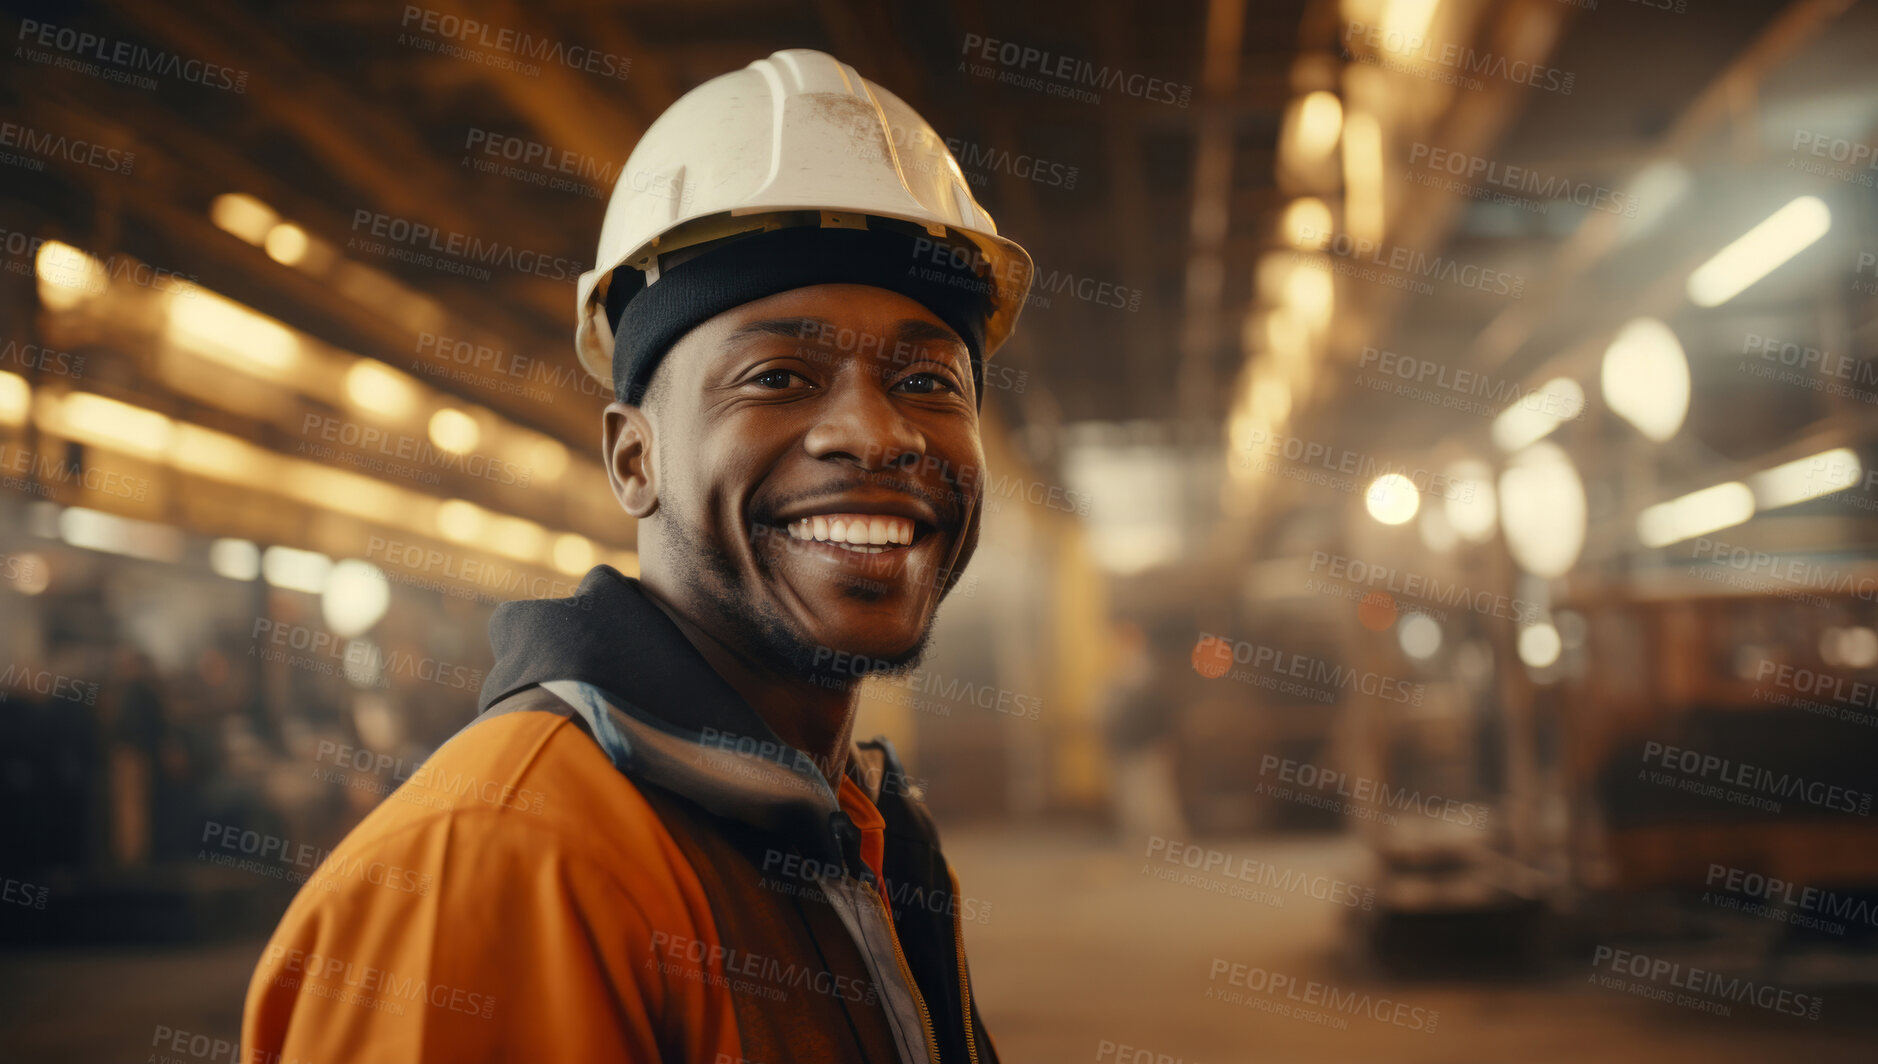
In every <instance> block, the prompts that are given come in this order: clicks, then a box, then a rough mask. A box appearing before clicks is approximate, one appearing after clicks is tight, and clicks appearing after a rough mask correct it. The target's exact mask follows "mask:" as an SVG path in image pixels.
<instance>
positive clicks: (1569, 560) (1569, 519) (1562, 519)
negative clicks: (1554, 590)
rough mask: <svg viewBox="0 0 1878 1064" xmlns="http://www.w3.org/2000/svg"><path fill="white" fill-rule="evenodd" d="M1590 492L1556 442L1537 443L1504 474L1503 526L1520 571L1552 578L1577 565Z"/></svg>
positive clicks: (1510, 463) (1501, 515)
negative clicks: (1587, 495) (1586, 503)
mask: <svg viewBox="0 0 1878 1064" xmlns="http://www.w3.org/2000/svg"><path fill="white" fill-rule="evenodd" d="M1585 520H1586V513H1585V489H1584V482H1583V481H1581V480H1580V479H1579V477H1578V470H1577V469H1576V468H1575V467H1573V465H1572V462H1571V459H1570V458H1568V457H1566V455H1565V452H1564V451H1562V450H1560V449H1559V448H1558V446H1557V445H1556V444H1551V443H1535V444H1533V445H1532V446H1531V447H1528V448H1526V449H1525V450H1523V451H1520V452H1519V453H1518V454H1515V455H1514V456H1513V457H1512V458H1510V459H1509V460H1508V461H1507V466H1506V472H1504V473H1502V474H1500V527H1501V528H1502V529H1503V530H1504V531H1505V532H1506V546H1507V549H1508V550H1509V551H1511V552H1512V555H1513V560H1514V561H1515V562H1517V563H1519V567H1520V568H1521V569H1524V570H1526V571H1527V572H1529V573H1531V574H1533V575H1534V576H1540V577H1545V578H1547V579H1552V578H1555V577H1560V576H1564V575H1565V574H1566V573H1567V572H1569V571H1570V570H1571V567H1572V566H1573V565H1574V564H1576V563H1577V561H1578V554H1579V552H1580V551H1582V550H1583V549H1584V545H1585Z"/></svg>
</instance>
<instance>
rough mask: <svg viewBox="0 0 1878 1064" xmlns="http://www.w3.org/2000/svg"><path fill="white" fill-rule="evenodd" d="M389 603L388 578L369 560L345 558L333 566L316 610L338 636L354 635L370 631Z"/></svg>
mask: <svg viewBox="0 0 1878 1064" xmlns="http://www.w3.org/2000/svg"><path fill="white" fill-rule="evenodd" d="M390 607H391V582H390V581H389V580H387V579H385V573H384V570H382V569H380V568H379V567H378V566H376V565H373V564H372V563H371V562H367V561H361V560H359V559H357V558H347V559H346V560H345V561H342V562H340V563H339V564H338V565H335V566H333V569H332V572H331V574H329V575H328V576H327V578H326V590H325V591H324V592H323V593H322V594H321V595H320V614H321V616H323V617H325V618H326V627H328V628H331V629H332V630H333V634H334V635H337V636H338V637H339V638H341V639H354V638H357V637H358V636H361V635H364V634H365V633H366V632H368V631H371V628H372V625H375V624H377V623H378V622H379V621H380V620H381V619H382V618H383V617H384V616H385V611H386V610H387V609H389V608H390Z"/></svg>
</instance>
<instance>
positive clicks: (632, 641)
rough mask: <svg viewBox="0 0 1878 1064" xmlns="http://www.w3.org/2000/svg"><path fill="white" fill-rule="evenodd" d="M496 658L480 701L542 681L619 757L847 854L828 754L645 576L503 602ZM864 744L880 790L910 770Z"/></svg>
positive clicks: (863, 769) (642, 776) (726, 809)
mask: <svg viewBox="0 0 1878 1064" xmlns="http://www.w3.org/2000/svg"><path fill="white" fill-rule="evenodd" d="M489 638H490V643H491V644H492V645H493V647H494V649H495V653H496V663H495V667H494V668H492V669H491V670H490V671H489V675H488V677H487V678H486V679H485V680H484V682H483V689H482V695H481V698H480V700H479V709H480V711H482V712H487V711H488V710H489V709H490V708H491V707H492V706H494V705H495V704H496V703H498V702H501V701H502V700H504V699H505V698H508V697H509V696H510V695H513V694H516V693H518V692H520V691H523V690H525V689H527V688H530V687H535V686H539V687H542V688H544V689H545V690H547V691H548V692H550V693H551V694H553V695H555V696H556V697H558V698H559V699H561V700H562V701H563V702H566V703H567V704H568V705H570V706H571V707H573V709H574V711H575V712H576V713H578V714H579V715H580V717H581V718H582V719H583V720H584V721H585V723H586V725H587V729H588V731H589V732H591V733H592V735H593V737H594V739H595V741H597V742H598V743H599V744H600V747H601V749H602V750H604V751H605V752H606V754H607V756H608V758H609V759H611V760H612V762H613V764H614V766H615V767H616V768H618V769H619V771H620V772H622V773H624V774H625V775H626V776H627V777H629V778H631V779H633V780H634V781H635V782H639V783H649V784H652V785H654V786H658V787H660V788H662V789H664V790H667V791H670V792H672V793H674V794H676V795H678V796H679V797H681V798H685V799H688V800H690V801H692V802H695V803H696V804H698V805H700V806H703V807H704V808H706V809H707V810H709V811H710V812H712V813H714V814H716V815H718V816H723V817H727V818H729V819H733V820H738V821H741V822H743V823H745V824H749V825H751V826H753V827H756V828H758V829H760V830H762V831H764V832H766V833H773V834H780V835H783V836H785V837H787V838H788V839H789V841H791V842H793V843H794V844H796V845H797V846H798V847H800V848H802V849H804V850H805V851H808V852H815V853H820V854H824V855H827V856H830V857H834V856H836V855H838V854H840V855H842V856H846V854H843V853H842V851H846V850H849V849H850V848H851V846H852V845H853V842H854V841H857V840H851V839H850V838H848V837H847V836H848V835H849V834H850V833H851V832H852V831H853V825H852V824H851V823H846V821H847V817H846V814H844V813H841V811H840V806H839V802H838V801H837V799H836V797H835V795H834V793H833V792H832V791H831V790H830V789H829V787H828V784H827V780H826V779H825V778H824V777H823V776H822V774H821V771H820V769H819V768H818V767H817V766H816V764H815V760H814V759H813V758H812V757H810V756H809V755H808V754H807V753H805V752H803V751H801V750H798V749H797V748H795V747H793V746H790V745H788V744H787V743H784V742H783V741H782V740H781V739H780V738H778V737H777V735H776V733H775V732H774V731H773V730H772V729H771V728H770V727H769V725H768V724H767V723H766V722H765V721H764V720H763V718H762V717H761V716H760V715H758V714H757V712H756V710H754V709H753V708H751V706H750V704H749V703H748V702H746V701H744V699H743V697H742V696H741V695H739V694H738V693H737V692H736V691H735V690H734V689H733V688H732V687H731V686H730V685H729V684H728V683H727V682H725V680H724V679H723V677H721V676H719V675H718V674H717V672H716V671H715V670H713V669H712V668H711V666H710V663H709V662H707V661H706V660H705V659H704V656H703V655H702V654H700V653H698V650H697V648H696V647H694V646H692V644H691V641H690V640H689V639H687V638H685V635H684V633H683V632H681V631H679V629H678V626H677V625H675V624H673V623H672V620H671V618H670V617H668V616H666V614H665V611H664V610H662V609H660V608H659V607H658V606H657V605H656V604H654V603H653V602H652V601H651V599H649V598H648V597H647V596H646V593H645V591H644V589H643V588H642V587H641V586H640V584H639V581H637V580H634V579H632V578H631V577H628V576H624V575H621V574H620V573H619V572H618V571H617V570H615V569H613V568H612V567H611V566H606V565H601V566H596V567H595V568H594V569H592V570H591V571H589V572H588V573H587V576H586V578H585V579H583V580H582V581H581V583H580V587H579V588H578V589H577V590H576V591H575V593H574V595H573V597H572V598H565V599H531V600H526V601H520V602H507V603H503V604H502V605H501V606H498V607H496V611H495V615H494V616H493V617H492V618H491V619H490V621H489ZM863 750H864V751H865V754H862V753H861V752H858V751H851V752H850V756H849V758H848V775H849V776H850V777H852V778H853V779H855V781H856V782H857V783H859V784H861V786H862V788H863V790H864V791H866V792H867V793H868V796H869V797H870V798H872V799H878V798H879V796H880V793H881V790H880V780H881V779H882V778H887V777H886V774H888V773H891V774H893V775H894V776H897V777H899V778H904V773H903V772H902V770H901V769H900V766H899V762H898V759H897V758H896V757H895V756H894V754H893V752H892V748H891V746H889V745H887V744H886V743H885V742H884V740H883V741H880V742H876V743H867V744H863Z"/></svg>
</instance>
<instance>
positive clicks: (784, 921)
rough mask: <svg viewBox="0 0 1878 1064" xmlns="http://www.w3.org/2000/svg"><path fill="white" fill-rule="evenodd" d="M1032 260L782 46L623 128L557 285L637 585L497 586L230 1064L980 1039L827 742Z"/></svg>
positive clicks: (781, 1056) (925, 896)
mask: <svg viewBox="0 0 1878 1064" xmlns="http://www.w3.org/2000/svg"><path fill="white" fill-rule="evenodd" d="M1030 272H1031V267H1030V260H1029V257H1028V256H1027V255H1026V254H1025V253H1024V252H1023V250H1022V249H1021V248H1019V247H1018V246H1017V245H1015V244H1013V243H1011V242H1010V241H1008V240H1005V239H1003V238H1001V237H999V236H998V235H997V231H996V227H995V226H994V224H993V223H992V221H991V219H990V217H989V216H988V215H986V214H985V213H984V212H983V210H981V209H980V208H979V207H978V205H977V203H976V202H975V201H974V200H973V199H972V196H971V193H970V190H969V189H968V188H967V187H966V185H965V182H964V180H963V178H962V176H961V175H960V173H959V170H958V166H957V164H956V162H955V161H954V160H953V159H952V157H951V156H950V154H949V153H947V151H946V149H945V147H944V144H943V143H942V142H941V141H940V140H939V138H938V137H937V135H936V134H935V133H934V132H933V131H932V129H931V127H930V126H928V125H927V124H926V123H925V121H924V120H923V119H921V118H920V117H919V116H918V115H917V114H915V113H914V112H913V111H912V110H911V109H909V108H908V107H906V105H905V104H904V103H902V102H901V101H900V100H898V99H897V98H895V97H894V96H893V95H892V94H891V93H888V92H886V91H885V90H884V89H881V88H880V87H879V86H877V85H874V84H872V83H871V82H867V81H865V80H863V79H862V78H861V77H860V75H859V74H858V73H856V72H855V71H854V70H853V68H851V67H847V66H845V65H843V64H841V63H839V62H837V61H836V60H834V59H833V58H831V57H829V56H826V55H823V54H821V53H819V52H812V51H805V50H795V51H787V52H778V53H776V54H775V55H773V56H771V57H770V58H768V59H766V60H761V61H759V62H756V63H753V64H751V65H750V66H749V67H748V68H746V69H744V70H741V71H737V72H735V73H732V74H728V75H725V76H723V77H720V78H716V79H714V80H712V81H710V82H707V83H706V84H704V85H702V86H700V87H699V88H697V89H695V90H693V91H692V92H690V93H688V94H686V96H684V97H683V98H682V99H680V100H679V101H678V102H676V103H675V104H673V105H672V107H671V108H670V109H669V110H668V111H667V112H666V113H665V114H664V115H663V116H661V117H660V118H659V120H658V121H657V122H655V123H654V124H653V125H652V127H651V128H650V129H649V130H647V132H646V134H645V137H644V138H643V139H642V140H641V142H640V143H639V145H638V146H637V147H636V148H635V149H634V151H633V154H632V157H631V158H630V159H629V160H628V161H627V164H626V167H625V170H624V171H623V172H622V173H621V175H620V178H619V182H618V184H617V186H616V188H615V191H614V197H613V200H612V202H611V203H610V204H609V206H608V210H607V218H606V223H605V225H604V227H603V229H602V233H601V240H600V253H599V256H598V262H597V264H596V269H594V270H593V271H591V272H589V273H588V274H586V275H585V276H584V277H583V278H582V281H581V287H580V291H579V313H580V318H579V327H578V330H577V334H576V346H577V349H578V351H579V353H580V356H581V359H582V362H583V364H584V365H585V366H586V367H587V368H588V369H589V370H590V371H592V372H594V373H595V374H596V375H599V376H601V377H602V378H604V379H607V380H610V381H611V382H612V384H613V386H614V388H615V391H616V395H617V397H618V399H617V401H616V402H614V403H612V404H611V405H609V406H608V407H607V409H606V414H605V419H604V430H603V454H604V456H605V459H606V464H607V473H608V478H609V480H610V482H611V485H612V488H613V492H614V494H615V496H617V498H618V500H619V503H620V505H621V506H622V507H623V508H624V510H625V511H626V512H627V513H628V514H630V515H631V516H632V517H633V518H635V519H637V527H638V550H639V567H640V575H639V577H638V578H637V579H634V578H631V577H627V576H624V575H622V574H620V573H619V572H617V571H615V570H613V569H611V568H608V567H605V566H602V567H599V568H596V569H595V570H593V571H592V572H590V573H589V574H588V575H587V577H586V579H585V580H584V581H583V582H582V584H581V587H580V590H579V593H578V594H577V595H576V596H575V597H574V598H572V599H563V600H548V601H535V602H522V603H510V604H508V605H505V606H503V607H501V608H499V609H498V610H497V611H496V615H495V617H494V619H493V620H492V622H491V625H490V631H491V637H492V642H493V643H494V646H495V651H496V665H495V668H494V669H493V670H491V672H490V674H489V677H488V681H487V683H486V684H485V686H484V689H483V698H482V714H481V716H480V717H478V719H477V720H476V722H475V723H474V724H472V725H471V726H470V727H467V728H465V729H464V730H463V731H462V732H460V733H459V734H458V735H457V736H456V737H455V738H453V739H452V740H450V741H449V742H448V743H446V744H444V745H443V746H442V747H441V748H440V749H439V750H438V751H437V752H436V753H435V754H434V755H433V756H432V757H431V759H430V760H429V761H428V762H426V763H425V765H424V766H423V767H422V768H420V769H418V770H417V771H415V772H413V773H412V774H411V777H410V778H409V779H408V780H406V781H405V782H404V783H403V785H402V786H401V787H399V789H398V790H397V791H395V792H393V794H391V795H390V796H389V797H388V798H387V799H386V801H385V802H384V803H383V804H382V805H381V806H380V807H379V808H378V809H376V810H374V811H373V812H372V813H371V815H369V816H368V817H367V818H366V819H365V820H364V821H363V822H362V823H361V824H360V825H359V827H358V828H357V829H355V830H354V831H353V832H352V834H351V835H349V836H348V837H347V838H346V840H345V841H344V842H343V843H341V844H340V846H339V847H338V849H336V850H335V851H334V852H333V853H332V854H331V855H330V856H329V857H328V858H327V859H326V860H325V861H324V862H323V863H321V864H320V866H319V868H318V870H317V871H316V872H315V873H314V874H313V875H312V876H311V877H310V878H309V880H308V883H307V885H306V887H305V888H304V889H302V891H301V893H300V895H299V897H297V898H296V899H295V900H294V902H293V904H292V906H291V907H290V908H289V910H288V912H287V914H286V916H285V917H284V918H283V920H282V922H281V925H280V927H279V929H278V930H277V931H276V932H275V934H274V937H273V938H272V940H271V941H269V943H268V944H267V947H266V948H265V950H264V951H263V954H262V958H261V962H260V965H259V967H258V968H257V970H256V972H255V975H254V979H253V982H252V984H251V986H250V988H249V993H248V1000H247V1006H246V1010H245V1014H244V1025H243V1043H244V1044H243V1051H244V1055H243V1060H256V1061H268V1062H274V1061H300V1060H306V1061H316V1062H337V1061H353V1060H371V1061H376V1060H387V1061H465V1060H591V1061H602V1060H606V1061H614V1060H618V1061H691V1062H700V1064H743V1062H746V1061H754V1062H760V1064H776V1062H781V1061H817V1062H825V1061H900V1062H907V1064H911V1062H922V1064H977V1062H981V1061H995V1060H996V1059H997V1058H996V1054H995V1052H994V1050H993V1048H992V1045H991V1040H990V1038H989V1037H988V1036H987V1034H986V1033H985V1030H984V1026H983V1023H982V1021H981V1020H980V1019H979V1016H978V1010H977V1007H976V1001H975V1000H974V997H973V993H972V982H971V974H970V969H969V966H968V965H967V963H966V959H965V947H964V939H963V935H962V931H961V929H962V926H963V923H964V920H965V919H967V918H973V917H974V916H975V915H976V913H975V909H977V908H978V907H979V906H981V905H982V903H981V902H979V901H977V900H976V899H973V898H970V897H969V896H964V895H961V894H960V892H959V887H958V881H957V878H956V877H955V876H954V875H953V874H952V872H951V869H950V867H949V866H948V865H947V863H946V861H945V859H944V857H943V856H942V855H941V853H940V851H939V843H938V837H937V834H936V832H935V831H934V830H933V826H932V823H931V821H930V819H929V818H928V817H927V815H926V813H925V811H924V809H923V807H922V806H921V805H920V803H919V801H918V794H917V793H916V792H917V790H918V788H917V787H915V786H913V785H911V783H910V781H909V780H908V778H907V776H906V774H905V772H904V770H903V769H902V767H901V765H900V764H899V762H898V760H897V759H896V757H895V756H894V753H893V750H892V748H891V747H890V746H889V745H888V744H886V743H885V742H880V741H877V742H872V743H862V744H859V745H856V744H854V743H853V741H852V730H853V726H854V715H855V708H856V698H857V693H858V685H859V683H860V681H861V680H862V679H864V678H865V677H866V676H868V675H873V674H877V673H883V672H891V671H893V670H896V669H904V668H910V667H912V665H913V664H914V663H916V662H917V661H918V659H919V657H920V654H921V653H922V651H923V650H924V648H925V645H926V642H927V639H928V637H929V635H930V633H931V630H932V624H933V619H934V616H935V614H936V612H937V610H938V608H939V604H940V602H941V600H942V599H943V598H944V597H945V593H946V591H947V590H948V589H949V588H950V587H951V586H952V585H953V584H954V583H955V582H956V581H957V579H958V578H959V575H960V573H961V572H962V571H963V569H964V568H965V566H966V564H967V562H968V561H969V560H970V558H971V555H972V552H973V549H974V548H975V546H976V544H977V538H978V530H979V520H980V502H981V487H980V485H981V484H982V483H983V472H982V471H983V467H984V453H983V448H982V445H981V442H980V438H979V422H978V417H979V409H980V406H981V404H982V400H983V397H982V394H981V391H982V388H983V381H984V372H983V364H984V360H985V359H987V358H989V357H990V356H991V354H992V353H993V352H994V351H995V350H996V349H997V348H998V346H999V345H1000V344H1002V343H1003V342H1004V340H1005V339H1006V338H1008V337H1009V335H1010V333H1011V329H1012V327H1013V325H1014V323H1015V320H1016V317H1017V312H1018V310H1019V308H1021V306H1022V304H1023V301H1024V296H1025V293H1026V291H1027V289H1028V286H1029V280H1030Z"/></svg>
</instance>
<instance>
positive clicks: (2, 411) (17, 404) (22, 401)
mask: <svg viewBox="0 0 1878 1064" xmlns="http://www.w3.org/2000/svg"><path fill="white" fill-rule="evenodd" d="M32 406H33V386H32V385H30V384H28V383H26V378H25V377H22V376H20V375H19V374H17V373H8V372H6V371H5V370H0V425H24V424H26V412H27V411H28V410H31V409H32Z"/></svg>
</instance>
